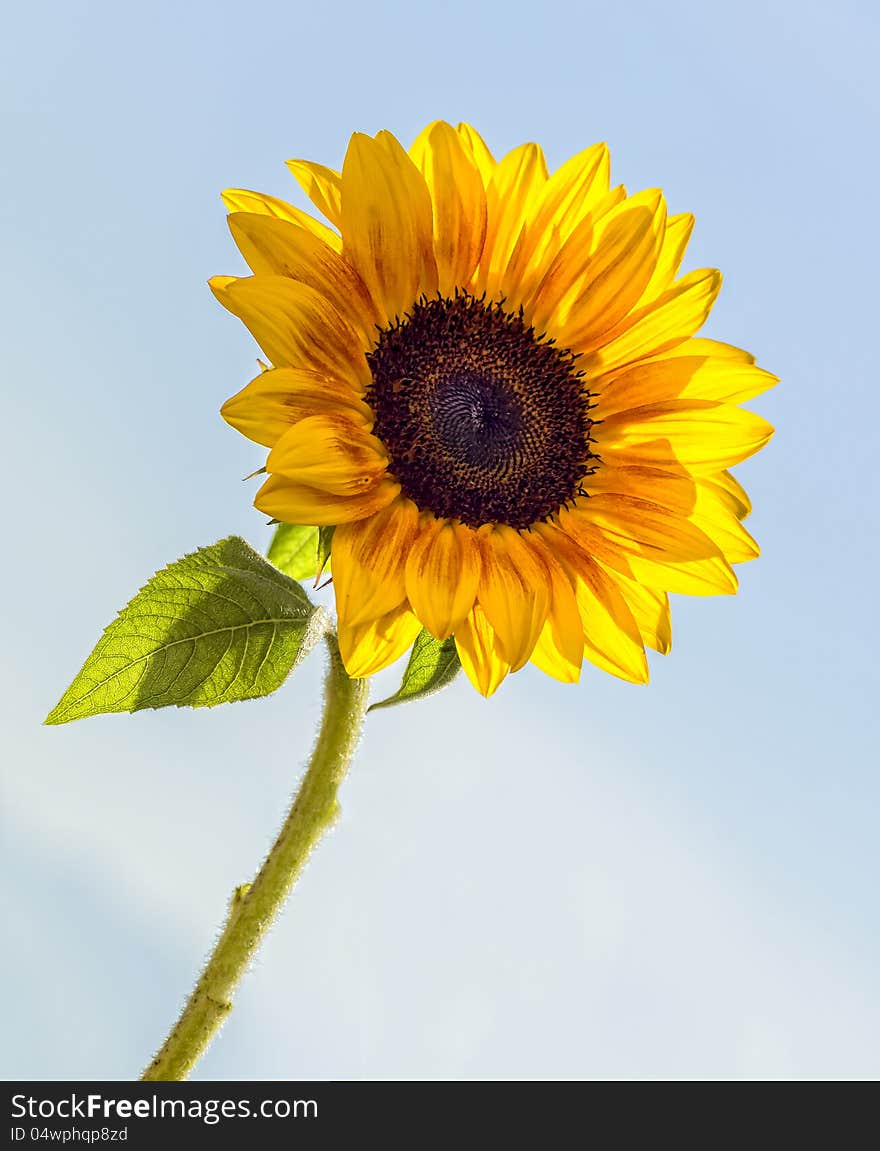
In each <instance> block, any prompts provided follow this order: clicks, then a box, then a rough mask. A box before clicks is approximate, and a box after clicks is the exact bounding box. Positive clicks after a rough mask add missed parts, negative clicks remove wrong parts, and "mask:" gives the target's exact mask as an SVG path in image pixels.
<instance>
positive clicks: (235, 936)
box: [141, 634, 369, 1080]
mask: <svg viewBox="0 0 880 1151" xmlns="http://www.w3.org/2000/svg"><path fill="white" fill-rule="evenodd" d="M327 646H328V647H329V649H330V662H329V666H328V668H327V677H326V681H325V689H324V715H323V718H322V720H321V730H320V731H319V732H318V739H317V742H316V743H315V749H314V751H313V752H312V757H311V760H310V762H309V766H308V770H307V771H306V774H305V778H304V779H303V781H302V785H301V787H300V789H299V792H298V793H297V796H296V798H295V799H294V801H293V806H292V807H291V809H290V813H289V815H288V816H287V819H286V820H285V822H284V826H283V827H282V828H281V831H280V833H279V835H278V838H277V839H276V840H275V843H274V844H273V846H272V849H271V851H270V852H269V854H268V855H267V856H266V860H265V862H264V863H263V866H262V867H261V868H260V872H259V874H258V875H257V877H256V879H255V880H254V881H253V883H251V884H244V885H243V886H242V887H238V888H236V890H235V891H234V892H233V895H232V900H231V901H230V907H229V916H228V918H227V920H226V925H225V927H224V928H223V933H222V934H221V936H220V939H219V940H218V941H217V946H216V947H215V948H214V951H213V954H212V955H211V957H210V959H209V960H208V962H207V964H206V965H205V969H204V971H203V972H202V975H201V978H200V979H199V981H198V983H197V984H196V986H195V990H194V991H193V993H192V995H191V996H190V997H189V1001H188V1002H187V1004H186V1006H185V1007H184V1009H183V1012H182V1013H181V1016H180V1018H179V1019H178V1021H177V1023H176V1024H175V1025H174V1028H173V1029H172V1031H171V1033H170V1034H169V1036H168V1038H167V1039H166V1040H165V1043H164V1044H163V1045H162V1047H161V1049H160V1050H159V1052H158V1054H157V1055H156V1057H155V1059H154V1060H153V1061H152V1063H151V1064H150V1065H149V1067H147V1069H146V1070H145V1071H144V1073H143V1075H142V1076H141V1078H142V1079H145V1080H178V1079H186V1078H187V1076H188V1075H189V1073H190V1072H191V1071H192V1069H193V1067H194V1066H195V1065H196V1063H197V1062H198V1060H199V1059H200V1057H201V1056H202V1054H203V1053H204V1052H205V1050H206V1049H207V1047H208V1045H209V1044H210V1042H211V1040H212V1039H213V1038H214V1035H215V1033H216V1032H217V1030H218V1029H219V1027H220V1024H221V1023H222V1022H223V1020H224V1019H225V1018H226V1016H227V1015H228V1014H229V1012H230V1011H231V1010H232V1002H231V1000H232V996H233V994H234V992H235V989H236V987H237V986H238V983H239V980H240V979H241V977H242V976H243V975H244V973H245V971H246V970H247V967H248V964H249V963H250V961H251V960H252V959H253V957H254V955H255V954H256V951H257V948H258V947H259V946H260V943H261V941H262V939H263V936H264V935H265V934H266V932H267V931H268V929H269V927H270V926H271V924H272V923H273V921H274V919H275V917H276V916H277V914H278V912H279V911H280V909H281V906H282V904H283V903H284V900H285V899H286V897H287V895H288V893H289V892H290V889H291V888H292V887H293V884H294V883H295V882H296V880H297V878H298V877H299V874H300V872H301V871H302V869H303V867H304V865H305V862H306V860H307V859H308V857H309V853H310V852H311V850H312V848H313V847H314V846H315V844H316V843H317V842H318V840H319V839H320V838H321V835H322V834H323V833H324V832H325V831H326V830H327V828H328V827H330V825H331V824H332V823H333V821H334V820H335V818H336V815H337V813H338V811H339V805H338V804H337V802H336V793H337V791H338V790H339V785H340V784H341V783H342V780H343V779H344V778H345V773H346V771H347V770H348V765H349V763H350V762H351V757H352V755H353V754H354V749H355V747H356V745H357V741H358V738H359V736H360V732H361V727H362V725H363V720H364V715H365V713H366V709H367V694H368V688H369V681H368V680H366V679H350V678H349V676H348V675H347V674H346V672H345V668H344V667H343V666H342V660H341V658H340V655H339V648H338V646H337V643H336V637H335V636H333V635H330V634H328V635H327Z"/></svg>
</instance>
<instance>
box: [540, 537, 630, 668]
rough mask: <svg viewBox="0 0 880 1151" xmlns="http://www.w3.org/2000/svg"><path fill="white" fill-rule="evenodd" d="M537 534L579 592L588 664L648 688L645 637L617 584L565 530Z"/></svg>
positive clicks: (575, 590) (577, 599)
mask: <svg viewBox="0 0 880 1151" xmlns="http://www.w3.org/2000/svg"><path fill="white" fill-rule="evenodd" d="M537 531H538V534H539V535H540V536H541V537H542V538H543V539H544V541H545V543H546V546H547V548H548V550H550V551H551V552H552V554H553V555H555V556H556V558H557V560H558V561H559V562H560V563H561V564H562V566H563V568H564V569H565V572H566V574H567V575H568V578H569V579H570V581H571V583H572V586H573V587H574V592H575V597H576V601H577V606H578V612H579V613H580V618H581V625H582V627H583V632H584V656H585V657H586V659H588V660H590V662H591V663H593V664H595V665H596V666H597V667H600V668H602V670H603V671H607V672H610V673H611V675H616V676H618V677H619V678H620V679H625V680H628V681H629V682H630V683H647V682H648V662H647V660H646V658H645V648H644V644H643V643H642V636H641V633H640V632H639V629H638V625H637V624H636V621H635V620H634V619H633V615H632V612H631V611H630V609H629V607H628V606H627V603H626V600H625V599H624V598H623V596H622V595H621V593H620V591H619V589H618V587H617V584H616V582H615V580H614V579H613V578H612V577H611V576H610V575H609V574H608V573H607V572H605V571H604V570H603V569H602V568H601V567H600V566H599V564H597V563H596V562H595V560H593V559H591V558H590V556H589V555H587V554H586V553H585V552H584V551H583V550H582V549H581V548H580V547H578V546H577V543H576V542H575V540H573V539H572V538H570V537H568V536H567V535H566V533H565V532H564V531H559V530H558V529H556V528H553V527H551V526H550V525H545V524H541V525H540V526H539V527H538V529H537Z"/></svg>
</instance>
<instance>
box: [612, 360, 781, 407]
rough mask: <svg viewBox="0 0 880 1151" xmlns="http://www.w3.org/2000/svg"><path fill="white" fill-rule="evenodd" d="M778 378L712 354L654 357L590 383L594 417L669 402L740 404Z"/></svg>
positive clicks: (745, 362) (752, 365)
mask: <svg viewBox="0 0 880 1151" xmlns="http://www.w3.org/2000/svg"><path fill="white" fill-rule="evenodd" d="M777 382H778V380H777V377H776V376H774V375H771V373H770V372H765V371H763V369H761V368H758V367H755V365H754V364H752V363H749V362H748V361H745V360H734V359H723V358H719V357H715V356H670V357H669V358H668V359H667V358H664V357H662V356H661V357H658V358H657V359H654V360H650V361H648V362H642V363H638V364H634V365H632V366H631V367H628V368H625V369H624V370H623V371H619V372H614V373H612V374H609V375H606V376H604V377H602V379H601V380H597V381H591V385H590V386H591V388H592V389H595V391H596V411H595V419H597V420H606V419H608V417H609V416H613V415H614V414H615V413H617V412H624V411H626V410H627V409H628V408H640V407H644V406H645V405H646V404H658V403H664V402H666V401H668V400H684V399H688V400H691V399H693V400H714V401H716V402H718V403H728V404H740V403H742V402H743V401H744V400H750V399H752V398H753V397H754V396H758V395H760V394H761V393H762V392H765V391H767V389H768V388H772V387H773V386H774V384H776V383H777Z"/></svg>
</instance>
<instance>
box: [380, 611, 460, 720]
mask: <svg viewBox="0 0 880 1151" xmlns="http://www.w3.org/2000/svg"><path fill="white" fill-rule="evenodd" d="M460 671H461V661H460V660H459V658H458V652H457V651H456V649H455V640H454V639H453V638H452V636H450V637H449V639H444V640H439V639H434V637H433V636H432V635H431V633H430V632H429V631H425V630H424V628H423V629H422V631H420V632H419V634H418V635H417V636H416V642H415V643H414V644H413V647H412V651H411V652H410V657H409V663H408V664H407V665H406V671H405V672H404V673H403V679H402V680H401V683H400V687H399V688H398V690H397V691H396V692H395V693H394V695H390V696H389V697H388V699H383V700H380V701H379V703H374V704H373V705H372V707H370V709H369V710H370V711H375V710H376V709H377V708H380V707H395V706H396V705H397V704H399V703H410V702H412V701H413V700H416V699H425V698H426V697H427V696H429V695H434V693H435V692H438V691H441V690H442V689H443V688H444V687H446V686H447V685H448V684H450V683H452V681H453V680H454V679H455V677H456V676H457V675H458V673H459V672H460Z"/></svg>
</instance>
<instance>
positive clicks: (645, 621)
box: [599, 564, 672, 655]
mask: <svg viewBox="0 0 880 1151" xmlns="http://www.w3.org/2000/svg"><path fill="white" fill-rule="evenodd" d="M599 566H600V567H601V568H602V570H603V571H604V572H605V574H606V576H608V577H609V578H612V579H613V580H614V583H615V584H616V585H617V589H618V591H619V592H620V594H621V595H622V596H623V598H624V599H625V600H626V604H627V607H628V608H629V610H630V611H631V612H632V616H633V619H634V620H635V621H636V625H637V627H638V629H639V632H640V634H641V637H642V639H643V640H644V642H645V645H646V646H647V647H650V648H651V649H652V650H653V651H657V652H659V653H660V654H661V655H668V654H669V652H670V651H671V650H672V617H671V614H670V611H669V596H668V595H667V594H666V592H665V591H656V590H655V589H654V588H650V587H645V586H644V585H643V584H639V583H636V582H635V580H631V579H627V577H626V576H624V575H621V574H620V572H613V570H612V569H611V568H606V567H605V565H604V564H599Z"/></svg>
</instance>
